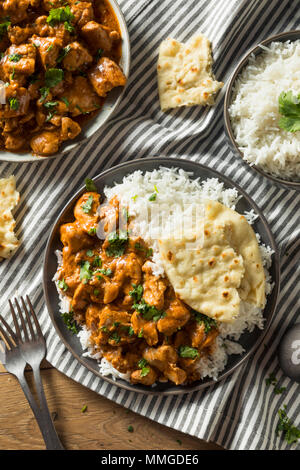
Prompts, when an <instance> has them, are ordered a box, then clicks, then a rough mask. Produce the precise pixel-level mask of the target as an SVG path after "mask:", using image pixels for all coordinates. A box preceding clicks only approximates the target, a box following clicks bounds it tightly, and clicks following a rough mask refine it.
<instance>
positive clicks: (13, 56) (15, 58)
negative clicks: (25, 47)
mask: <svg viewBox="0 0 300 470" xmlns="http://www.w3.org/2000/svg"><path fill="white" fill-rule="evenodd" d="M8 58H9V60H10V61H11V62H19V60H21V59H22V55H21V54H11V55H9V56H8Z"/></svg>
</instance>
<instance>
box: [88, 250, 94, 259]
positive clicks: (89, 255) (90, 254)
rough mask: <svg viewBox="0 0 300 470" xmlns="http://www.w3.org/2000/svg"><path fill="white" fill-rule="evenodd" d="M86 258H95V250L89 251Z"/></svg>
mask: <svg viewBox="0 0 300 470" xmlns="http://www.w3.org/2000/svg"><path fill="white" fill-rule="evenodd" d="M86 256H88V257H89V258H90V257H91V256H94V252H93V250H87V251H86Z"/></svg>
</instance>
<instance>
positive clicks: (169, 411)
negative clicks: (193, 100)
mask: <svg viewBox="0 0 300 470" xmlns="http://www.w3.org/2000/svg"><path fill="white" fill-rule="evenodd" d="M120 6H121V8H122V10H123V13H124V15H125V18H126V21H127V25H128V28H129V33H130V38H131V46H132V69H131V75H130V80H129V84H128V87H127V90H126V93H125V97H124V99H123V101H122V103H121V105H120V108H119V111H118V113H117V114H116V115H115V118H114V119H113V120H112V121H110V122H109V123H108V124H107V125H106V126H105V127H104V128H103V129H102V130H101V132H100V133H98V134H97V135H96V136H94V137H93V138H92V139H90V140H89V141H88V143H85V144H84V145H82V146H81V147H80V148H78V149H77V150H75V151H73V152H71V153H70V154H69V155H67V156H65V157H63V158H58V159H54V160H49V161H45V162H42V163H33V164H8V163H7V164H5V163H2V164H1V165H0V172H1V175H9V174H12V173H13V174H14V175H15V176H16V180H17V187H18V190H19V191H20V193H21V203H20V205H19V207H18V209H17V211H16V219H17V235H18V237H19V238H20V239H21V246H20V248H19V250H18V252H17V253H16V255H15V256H14V257H13V258H12V259H11V260H9V261H5V262H2V263H1V265H0V289H1V301H0V304H1V313H2V312H4V313H7V314H8V309H7V306H8V304H7V299H8V298H9V297H13V296H14V295H17V294H18V290H20V292H21V293H24V292H27V293H29V294H30V295H31V296H32V298H33V299H34V305H35V307H36V310H37V312H39V318H40V321H41V323H42V327H43V331H44V332H45V335H46V338H47V344H48V356H47V359H48V360H49V361H50V362H51V364H53V366H54V367H56V368H57V369H58V370H60V371H61V372H63V373H64V374H66V375H67V376H69V377H71V378H72V379H74V380H76V381H77V382H80V383H81V384H83V385H85V386H87V387H89V388H90V389H92V390H95V391H96V392H97V393H99V394H100V395H103V396H105V397H107V398H109V399H111V400H113V401H115V402H117V403H119V404H121V405H123V406H125V407H128V408H130V409H131V410H133V411H135V412H137V413H140V414H141V415H143V416H146V417H148V418H150V419H153V420H155V421H157V422H159V423H161V424H165V425H167V426H170V427H172V428H175V429H178V430H180V431H183V432H185V433H188V434H190V435H193V436H197V437H199V438H203V439H206V440H212V441H214V442H216V443H218V444H220V445H221V446H224V447H225V448H227V449H285V448H290V446H288V445H287V443H286V441H284V440H282V439H280V437H276V433H275V428H276V425H277V422H278V416H277V412H278V409H279V408H281V407H282V406H283V404H286V405H287V412H288V415H289V417H290V418H291V419H293V420H294V421H295V424H297V425H299V385H297V384H296V383H294V382H292V381H291V380H290V379H288V378H287V377H285V376H284V375H283V373H282V372H281V370H280V368H279V365H278V361H277V356H276V351H277V347H278V344H279V340H280V338H281V336H282V334H283V333H284V331H285V330H286V329H287V328H288V327H289V326H290V325H292V324H293V323H295V322H296V321H297V319H298V315H299V278H300V273H299V252H300V250H299V245H300V239H299V238H300V237H299V212H300V210H299V206H300V195H299V194H297V193H296V192H295V191H289V190H284V189H280V188H278V187H276V186H274V185H273V184H271V183H270V182H269V181H267V180H266V179H265V178H263V177H261V176H259V175H258V174H256V172H254V171H252V170H251V169H249V168H248V166H247V165H245V164H244V163H243V162H242V160H241V159H240V158H238V157H236V156H235V155H233V153H232V152H231V151H230V150H229V148H228V145H227V142H226V140H225V135H224V131H223V116H222V102H223V95H224V90H223V92H222V93H221V94H220V96H219V98H218V102H217V104H216V106H215V107H213V108H211V109H209V110H206V109H205V110H201V109H200V108H199V107H193V108H186V109H179V110H175V111H172V112H168V113H162V112H161V111H160V108H159V101H158V93H157V81H156V61H157V52H158V46H159V43H160V42H161V41H162V40H163V39H165V38H166V37H168V36H172V37H175V38H176V39H178V40H180V41H185V40H187V39H188V38H189V37H190V36H191V35H192V34H193V33H195V32H197V31H198V32H202V33H204V34H206V35H207V36H208V37H209V38H210V39H211V41H212V43H213V52H214V60H215V74H216V77H217V78H218V79H219V80H222V81H224V82H225V83H226V81H227V80H228V78H229V75H230V74H231V72H232V70H233V66H234V64H235V62H236V61H237V60H238V59H239V58H240V57H241V56H242V55H243V54H244V53H245V52H246V51H247V50H248V49H249V48H250V47H251V46H252V45H254V44H256V43H258V42H259V41H260V40H262V39H265V38H266V37H268V36H270V35H273V34H276V33H278V32H280V31H288V30H292V29H297V27H299V2H298V0H291V1H290V0H246V1H242V0H226V1H223V0H172V2H170V1H169V0H121V1H120ZM155 155H162V156H170V157H182V158H188V159H191V160H194V161H198V162H201V163H202V164H205V165H208V166H209V167H211V168H214V169H216V170H217V171H219V172H221V173H222V174H225V175H226V176H227V177H229V178H231V179H232V180H234V181H236V182H237V183H238V184H239V185H241V186H242V187H243V188H244V189H245V190H246V191H247V192H248V193H249V195H250V196H251V197H252V198H253V199H254V201H255V202H256V203H257V204H258V206H259V207H260V208H261V209H262V210H263V212H264V214H265V216H266V218H267V220H268V222H269V224H270V226H271V229H272V231H273V234H274V235H275V238H276V241H277V243H278V245H279V247H280V249H281V273H282V284H281V293H280V298H279V303H278V307H277V310H276V314H275V316H274V320H273V322H272V325H271V328H270V330H269V332H268V334H267V336H266V337H265V340H264V344H263V345H262V346H261V347H260V348H259V349H258V350H257V351H256V353H255V354H254V355H253V356H252V357H251V358H250V359H249V360H248V362H246V364H245V365H244V366H243V367H242V368H240V369H238V370H237V371H236V372H235V373H234V374H233V375H231V376H230V377H228V378H227V379H226V380H224V381H222V382H220V383H216V384H215V385H214V386H212V387H210V388H207V389H205V390H203V391H201V392H194V393H191V394H187V395H183V396H173V397H172V396H170V397H157V396H145V395H142V394H135V393H131V392H127V391H125V390H121V389H119V388H117V387H116V386H112V385H110V384H108V383H106V382H105V381H102V380H101V379H99V378H98V377H95V376H94V375H93V374H92V373H91V372H89V371H88V370H87V369H85V367H83V366H82V365H80V364H79V363H78V362H77V361H76V360H75V359H73V357H72V356H71V355H70V353H69V352H68V351H67V350H65V348H64V346H63V344H62V343H61V341H60V339H59V338H58V336H57V334H56V332H55V330H54V328H53V326H52V324H51V322H50V320H49V316H48V313H47V311H46V309H45V306H44V300H43V292H42V281H41V276H42V259H43V253H44V249H45V245H46V241H47V237H48V235H49V231H50V228H51V226H52V224H53V222H54V220H55V218H56V216H57V215H58V213H59V211H60V209H61V207H62V206H63V205H64V204H65V203H66V202H67V201H68V199H69V198H70V197H71V196H72V195H73V194H74V192H75V191H76V190H77V189H78V188H79V187H80V186H81V185H82V183H83V180H84V178H85V177H87V176H89V177H93V176H95V175H97V174H99V173H100V172H101V171H102V170H104V169H106V168H109V167H112V166H114V165H116V164H118V163H120V162H122V161H126V160H132V159H134V158H137V157H139V158H141V157H146V156H155ZM270 373H274V374H275V375H276V378H277V379H278V386H280V387H286V390H285V392H284V393H283V394H280V395H275V394H274V391H273V387H267V386H266V384H265V379H266V378H267V377H268V376H269V374H270ZM294 447H295V446H294Z"/></svg>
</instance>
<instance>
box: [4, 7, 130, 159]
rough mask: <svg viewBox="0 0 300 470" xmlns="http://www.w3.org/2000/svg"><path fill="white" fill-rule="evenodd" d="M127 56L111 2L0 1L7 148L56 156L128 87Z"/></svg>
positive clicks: (5, 140)
mask: <svg viewBox="0 0 300 470" xmlns="http://www.w3.org/2000/svg"><path fill="white" fill-rule="evenodd" d="M120 57H121V34H120V28H119V24H118V21H117V19H116V17H115V15H114V13H113V11H112V9H111V7H110V5H109V3H108V2H107V1H106V0H93V1H91V2H88V1H87V2H84V1H78V0H66V1H64V2H62V1H61V0H51V1H49V0H4V1H2V2H0V80H1V81H3V82H4V83H5V88H4V94H5V101H6V102H5V104H0V150H1V149H2V150H8V151H12V152H27V151H32V152H33V153H34V154H37V155H41V156H48V155H52V154H55V153H57V152H58V151H59V149H60V147H61V145H62V143H63V142H66V141H69V140H72V139H75V138H76V137H77V136H78V135H79V134H80V132H81V129H82V126H83V125H84V124H85V122H86V121H87V120H89V119H92V118H93V117H95V116H96V115H97V113H99V112H100V111H101V108H102V106H103V103H104V101H105V97H106V96H107V94H108V93H109V92H110V91H111V90H112V89H113V88H115V87H121V86H124V85H125V83H126V77H125V76H124V74H123V71H122V70H121V68H120V66H119V65H118V64H119V61H120ZM24 116H26V119H24ZM12 118H14V120H15V121H14V125H13V126H12V123H11V122H10V120H11V119H12Z"/></svg>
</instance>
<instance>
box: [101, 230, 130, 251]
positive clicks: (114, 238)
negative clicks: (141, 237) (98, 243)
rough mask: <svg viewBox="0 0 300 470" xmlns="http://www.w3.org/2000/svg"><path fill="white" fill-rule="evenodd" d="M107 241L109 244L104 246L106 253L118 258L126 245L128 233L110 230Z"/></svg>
mask: <svg viewBox="0 0 300 470" xmlns="http://www.w3.org/2000/svg"><path fill="white" fill-rule="evenodd" d="M108 243H109V246H108V247H107V248H106V250H105V251H106V254H107V255H108V256H114V257H115V258H118V257H119V256H122V255H123V254H124V252H125V250H126V246H127V243H128V233H127V232H124V231H121V230H120V231H119V233H118V232H112V233H111V234H110V235H109V236H108Z"/></svg>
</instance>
